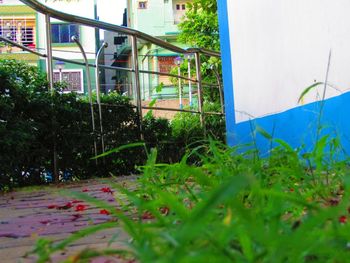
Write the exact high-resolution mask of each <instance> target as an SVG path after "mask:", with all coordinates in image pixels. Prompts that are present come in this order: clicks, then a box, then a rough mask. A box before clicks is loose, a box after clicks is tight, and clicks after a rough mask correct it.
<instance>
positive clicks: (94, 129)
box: [72, 36, 97, 165]
mask: <svg viewBox="0 0 350 263" xmlns="http://www.w3.org/2000/svg"><path fill="white" fill-rule="evenodd" d="M72 40H73V41H74V42H75V43H76V44H77V46H78V47H79V49H80V51H81V53H82V55H83V57H84V61H85V68H86V77H87V86H88V94H89V103H90V112H91V124H92V133H93V136H94V151H95V157H96V156H97V144H96V137H95V136H96V126H95V113H94V104H93V101H92V88H91V74H90V66H89V60H88V58H87V56H86V52H85V50H84V48H83V46H82V45H81V43H80V41H79V40H78V38H77V37H76V36H72ZM95 162H96V165H97V159H96V160H95Z"/></svg>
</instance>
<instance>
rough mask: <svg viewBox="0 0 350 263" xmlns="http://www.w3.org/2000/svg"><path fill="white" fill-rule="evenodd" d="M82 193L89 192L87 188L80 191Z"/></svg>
mask: <svg viewBox="0 0 350 263" xmlns="http://www.w3.org/2000/svg"><path fill="white" fill-rule="evenodd" d="M81 191H82V192H84V193H85V192H89V191H90V190H89V189H87V188H84V189H83V190H81Z"/></svg>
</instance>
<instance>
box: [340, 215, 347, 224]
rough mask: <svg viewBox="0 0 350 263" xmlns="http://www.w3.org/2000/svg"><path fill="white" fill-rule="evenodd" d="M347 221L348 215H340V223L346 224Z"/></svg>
mask: <svg viewBox="0 0 350 263" xmlns="http://www.w3.org/2000/svg"><path fill="white" fill-rule="evenodd" d="M346 221H347V218H346V216H341V217H339V222H340V223H342V224H345V223H346Z"/></svg>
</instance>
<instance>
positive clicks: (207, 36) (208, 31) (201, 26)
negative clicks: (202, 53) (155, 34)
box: [178, 0, 220, 51]
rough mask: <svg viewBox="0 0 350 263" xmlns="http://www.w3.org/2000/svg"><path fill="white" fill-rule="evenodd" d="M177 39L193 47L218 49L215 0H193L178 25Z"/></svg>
mask: <svg viewBox="0 0 350 263" xmlns="http://www.w3.org/2000/svg"><path fill="white" fill-rule="evenodd" d="M178 27H179V29H180V31H181V32H180V34H179V36H178V40H179V41H180V42H183V43H185V44H189V45H191V46H193V47H200V48H207V49H211V50H216V51H219V50H220V40H219V23H218V14H217V3H216V0H194V1H193V3H188V4H187V12H186V14H185V16H184V17H183V20H182V22H181V23H180V24H179V25H178Z"/></svg>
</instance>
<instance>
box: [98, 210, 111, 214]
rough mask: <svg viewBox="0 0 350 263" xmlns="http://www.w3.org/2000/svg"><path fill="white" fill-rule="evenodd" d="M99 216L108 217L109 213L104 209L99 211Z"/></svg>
mask: <svg viewBox="0 0 350 263" xmlns="http://www.w3.org/2000/svg"><path fill="white" fill-rule="evenodd" d="M100 214H101V215H109V214H110V212H109V211H108V210H106V209H102V210H100Z"/></svg>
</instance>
